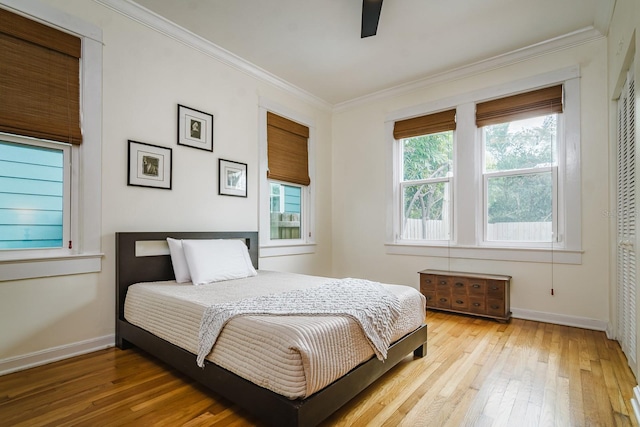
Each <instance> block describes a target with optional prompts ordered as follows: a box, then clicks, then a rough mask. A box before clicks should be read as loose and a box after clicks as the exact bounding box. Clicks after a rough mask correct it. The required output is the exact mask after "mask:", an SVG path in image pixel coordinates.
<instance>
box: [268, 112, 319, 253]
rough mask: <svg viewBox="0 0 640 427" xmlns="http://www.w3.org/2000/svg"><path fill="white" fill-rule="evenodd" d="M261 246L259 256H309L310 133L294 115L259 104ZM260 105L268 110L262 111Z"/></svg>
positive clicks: (310, 226) (311, 228)
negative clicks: (285, 114) (273, 110)
mask: <svg viewBox="0 0 640 427" xmlns="http://www.w3.org/2000/svg"><path fill="white" fill-rule="evenodd" d="M261 103H262V104H263V108H262V109H261V110H262V113H263V114H262V118H263V119H262V120H263V122H262V123H263V124H264V134H263V135H262V136H261V172H260V175H261V179H260V187H261V192H260V197H261V202H260V206H261V209H260V211H261V214H260V221H261V223H260V224H261V225H260V233H261V234H260V245H261V252H260V255H261V256H263V257H264V256H277V255H287V254H300V253H310V252H312V251H313V248H312V247H313V245H314V243H313V236H314V233H313V226H314V224H313V215H312V212H313V207H312V206H313V198H312V196H311V195H312V186H313V179H312V175H313V172H312V171H313V168H312V167H311V165H312V163H311V162H310V152H311V150H310V147H311V145H312V139H313V132H312V128H311V127H310V126H307V125H306V124H302V123H304V122H307V123H308V121H306V120H304V119H301V118H300V117H298V118H297V119H296V120H293V118H296V115H295V114H291V113H290V112H289V113H288V116H289V117H292V119H289V118H286V117H283V116H282V115H279V114H275V113H273V112H272V111H268V110H270V109H275V108H274V107H273V106H271V104H269V103H268V102H265V101H264V100H262V102H261ZM264 104H269V107H266V106H265V105H264Z"/></svg>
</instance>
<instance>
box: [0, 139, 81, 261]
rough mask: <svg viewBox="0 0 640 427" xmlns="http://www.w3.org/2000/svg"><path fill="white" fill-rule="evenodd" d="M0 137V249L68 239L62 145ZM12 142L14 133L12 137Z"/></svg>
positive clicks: (66, 155) (58, 244) (54, 244)
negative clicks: (20, 142) (1, 138)
mask: <svg viewBox="0 0 640 427" xmlns="http://www.w3.org/2000/svg"><path fill="white" fill-rule="evenodd" d="M4 139H5V141H3V140H0V224H2V225H0V230H2V232H0V250H7V249H27V248H30V249H34V248H62V247H63V246H64V242H67V241H69V240H70V239H69V207H68V206H69V202H68V201H69V191H70V185H69V181H70V180H69V176H68V169H67V170H65V167H64V165H65V164H69V163H70V154H71V149H70V147H69V146H68V145H66V144H52V143H46V142H40V141H30V144H19V143H16V142H10V141H6V139H9V137H5V138H4ZM11 139H13V140H14V141H15V140H18V138H11Z"/></svg>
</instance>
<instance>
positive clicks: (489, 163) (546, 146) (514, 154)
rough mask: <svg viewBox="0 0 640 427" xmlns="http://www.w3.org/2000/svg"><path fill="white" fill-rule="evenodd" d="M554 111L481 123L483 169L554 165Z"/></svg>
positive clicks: (555, 132) (556, 116) (555, 140)
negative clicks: (509, 119) (493, 122)
mask: <svg viewBox="0 0 640 427" xmlns="http://www.w3.org/2000/svg"><path fill="white" fill-rule="evenodd" d="M557 119H558V115H557V114H551V115H548V116H540V117H534V118H531V119H526V120H517V121H513V122H509V123H502V124H499V125H490V126H484V127H483V128H482V129H483V135H484V144H485V160H484V161H485V171H487V172H493V171H506V170H513V169H528V168H536V167H548V166H555V165H556V162H557V158H556V142H557V138H556V135H557Z"/></svg>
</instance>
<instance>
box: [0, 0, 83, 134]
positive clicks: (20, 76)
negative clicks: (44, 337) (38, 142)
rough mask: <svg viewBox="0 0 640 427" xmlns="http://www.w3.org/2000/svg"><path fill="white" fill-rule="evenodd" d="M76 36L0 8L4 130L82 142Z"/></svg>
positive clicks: (1, 124) (0, 122)
mask: <svg viewBox="0 0 640 427" xmlns="http://www.w3.org/2000/svg"><path fill="white" fill-rule="evenodd" d="M80 55H81V40H80V39H79V38H78V37H75V36H73V35H70V34H67V33H64V32H62V31H59V30H56V29H55V28H51V27H49V26H46V25H43V24H40V23H38V22H35V21H32V20H30V19H28V18H25V17H23V16H20V15H16V14H14V13H12V12H9V11H7V10H4V9H0V131H3V132H9V133H13V134H18V135H25V136H31V137H35V138H43V139H51V140H54V141H62V142H69V143H72V144H80V143H81V142H82V132H81V130H80V68H79V67H80Z"/></svg>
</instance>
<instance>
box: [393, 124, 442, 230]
mask: <svg viewBox="0 0 640 427" xmlns="http://www.w3.org/2000/svg"><path fill="white" fill-rule="evenodd" d="M400 145H401V150H402V156H401V158H402V171H403V172H402V180H401V182H400V186H401V190H400V191H401V193H402V199H403V200H402V224H401V227H402V238H403V239H408V240H417V239H424V240H449V239H450V238H451V212H452V204H451V203H452V197H451V179H452V177H453V170H452V163H453V131H447V132H440V133H434V134H430V135H422V136H415V137H413V138H405V139H403V140H401V142H400Z"/></svg>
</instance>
